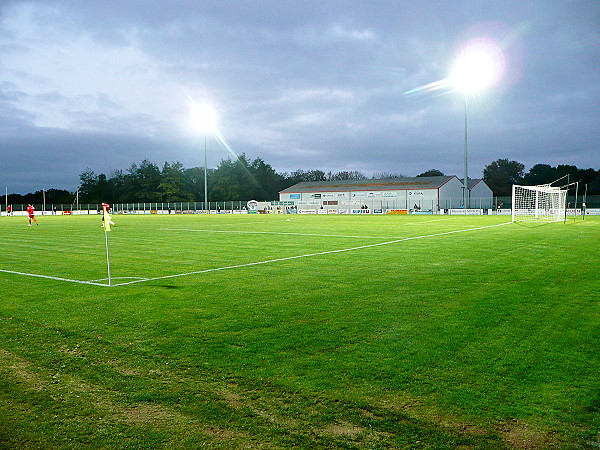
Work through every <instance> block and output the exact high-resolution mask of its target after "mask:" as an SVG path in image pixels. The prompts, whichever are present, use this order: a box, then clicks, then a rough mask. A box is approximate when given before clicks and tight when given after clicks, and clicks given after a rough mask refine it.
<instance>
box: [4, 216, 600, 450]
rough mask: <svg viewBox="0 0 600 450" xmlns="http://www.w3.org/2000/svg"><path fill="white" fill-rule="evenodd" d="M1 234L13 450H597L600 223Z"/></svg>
mask: <svg viewBox="0 0 600 450" xmlns="http://www.w3.org/2000/svg"><path fill="white" fill-rule="evenodd" d="M113 220H114V221H115V222H116V226H115V227H113V229H112V231H111V232H110V233H108V240H109V247H110V262H111V264H110V273H111V276H110V281H109V277H108V270H107V252H106V245H105V244H106V240H105V233H104V230H103V229H102V228H101V222H100V216H96V215H92V216H43V217H38V221H39V222H40V225H39V226H35V225H34V226H32V227H27V220H26V218H25V217H0V230H1V236H2V241H1V242H2V250H1V256H0V288H1V290H2V295H1V297H0V298H1V299H2V300H1V301H0V411H1V413H0V448H25V449H27V448H65V449H67V448H69V449H70V448H90V449H92V448H93V449H96V448H107V449H108V448H111V449H112V448H216V449H221V448H222V449H236V448H258V449H272V448H281V449H284V448H292V447H295V448H306V449H314V448H322V449H329V448H346V449H347V448H357V449H363V448H372V449H386V448H431V449H454V448H477V449H505V448H598V447H600V357H599V355H600V302H599V300H600V277H599V275H598V274H599V269H600V217H593V216H588V217H586V219H585V220H582V219H581V218H580V217H579V218H577V220H573V219H569V220H568V221H567V223H566V224H563V223H562V222H561V223H554V224H547V225H541V226H531V225H529V226H522V225H518V224H511V223H506V222H508V221H510V217H507V216H466V217H465V216H462V217H460V216H437V215H434V216H431V215H430V216H416V215H413V216H365V217H363V216H343V215H339V216H337V215H336V216H333V215H325V216H322V215H315V216H310V215H210V216H209V215H116V214H115V215H113Z"/></svg>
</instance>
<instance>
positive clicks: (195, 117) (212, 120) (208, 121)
mask: <svg viewBox="0 0 600 450" xmlns="http://www.w3.org/2000/svg"><path fill="white" fill-rule="evenodd" d="M192 122H193V125H194V126H195V127H196V128H198V129H199V130H201V131H202V132H203V134H204V208H206V212H207V213H210V208H209V207H208V178H207V168H206V167H207V158H206V136H207V134H208V133H209V131H212V130H214V128H215V126H216V122H217V116H216V115H215V112H214V110H213V109H212V108H211V107H210V106H209V105H207V104H194V106H193V109H192Z"/></svg>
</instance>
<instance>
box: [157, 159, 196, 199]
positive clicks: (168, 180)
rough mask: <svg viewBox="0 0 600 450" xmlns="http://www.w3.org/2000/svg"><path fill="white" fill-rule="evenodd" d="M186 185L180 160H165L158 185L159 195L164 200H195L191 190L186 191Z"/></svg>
mask: <svg viewBox="0 0 600 450" xmlns="http://www.w3.org/2000/svg"><path fill="white" fill-rule="evenodd" d="M185 185H186V183H185V174H184V168H183V164H181V163H180V162H174V163H172V164H169V163H168V162H166V161H165V164H164V165H163V169H162V172H161V180H160V184H159V185H158V195H159V196H160V198H161V200H162V201H164V202H185V201H193V200H194V196H193V195H192V193H191V192H189V191H188V192H186V190H185Z"/></svg>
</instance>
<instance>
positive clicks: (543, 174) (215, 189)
mask: <svg viewBox="0 0 600 450" xmlns="http://www.w3.org/2000/svg"><path fill="white" fill-rule="evenodd" d="M206 172H207V184H208V200H209V201H211V202H214V201H237V200H249V199H254V200H258V201H270V200H274V199H277V198H278V197H279V191H281V190H283V189H286V188H288V187H290V186H293V185H294V184H296V183H299V182H302V181H333V180H361V179H367V178H368V177H367V176H366V175H365V174H364V173H362V172H360V171H356V170H353V171H340V172H331V171H330V172H324V171H322V170H317V169H308V170H306V169H298V170H295V171H293V172H291V173H288V172H277V171H275V170H274V169H273V167H272V166H271V165H270V164H268V163H266V162H265V161H264V160H263V159H261V158H255V159H252V158H248V157H247V156H246V155H245V154H241V155H240V156H239V157H238V158H237V159H234V160H232V159H231V158H228V159H224V160H221V162H220V163H219V165H218V166H217V167H216V168H210V169H207V170H206ZM441 175H444V173H443V172H442V171H440V170H437V169H431V170H428V171H426V172H423V173H421V174H419V175H417V176H419V177H423V176H441ZM564 175H569V176H570V180H571V181H579V182H581V183H582V186H583V185H585V184H587V185H588V194H596V195H597V194H600V170H597V171H596V170H594V169H579V168H577V167H576V166H570V165H558V166H556V167H552V166H550V165H549V164H536V165H535V166H533V167H532V168H531V169H529V171H528V172H527V173H525V166H524V165H523V164H521V163H519V162H517V161H509V160H508V159H498V160H496V161H493V162H492V163H490V164H488V165H487V166H485V168H484V170H483V179H484V181H485V182H486V183H487V184H488V186H489V187H490V188H491V189H492V191H493V193H494V195H495V196H509V195H511V189H512V185H513V184H525V185H532V184H544V183H551V182H553V181H555V180H557V179H559V178H561V177H562V176H564ZM404 176H405V175H402V174H397V173H391V172H378V173H375V174H374V175H373V177H372V179H383V178H402V177H404ZM79 178H80V181H81V184H80V186H79V190H78V192H77V193H75V192H69V191H66V190H62V189H48V190H46V191H36V192H34V193H29V194H25V195H20V194H9V196H8V202H9V203H11V204H26V203H36V204H40V203H42V202H43V200H44V197H45V201H46V204H72V203H74V201H75V196H76V195H78V197H79V201H80V202H81V203H100V202H103V201H108V202H111V203H132V202H165V203H166V202H181V201H198V202H202V201H204V168H202V167H192V168H185V167H184V166H183V164H182V163H180V162H171V163H169V162H165V163H164V164H163V166H162V168H160V167H159V166H158V165H156V164H155V163H153V162H151V161H149V160H147V159H145V160H143V161H142V162H141V163H139V164H137V163H133V164H131V166H130V167H129V168H128V169H127V170H116V171H114V172H113V173H112V174H111V175H110V176H107V175H106V174H104V173H99V174H97V173H96V172H94V171H93V170H92V169H90V168H88V169H86V170H85V171H83V172H82V173H81V174H80V176H79ZM459 178H460V177H459ZM565 184H566V181H565ZM0 199H1V200H0V201H1V202H2V203H4V202H6V199H4V196H2V197H0Z"/></svg>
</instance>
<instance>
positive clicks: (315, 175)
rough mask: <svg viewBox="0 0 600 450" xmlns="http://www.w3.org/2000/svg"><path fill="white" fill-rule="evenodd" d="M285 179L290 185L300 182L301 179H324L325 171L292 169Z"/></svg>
mask: <svg viewBox="0 0 600 450" xmlns="http://www.w3.org/2000/svg"><path fill="white" fill-rule="evenodd" d="M287 179H288V180H289V181H290V186H292V185H294V184H296V183H301V182H303V181H325V180H326V178H325V172H323V171H322V170H314V169H309V170H304V169H298V170H295V171H293V172H292V173H291V174H290V175H289V177H287Z"/></svg>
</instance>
